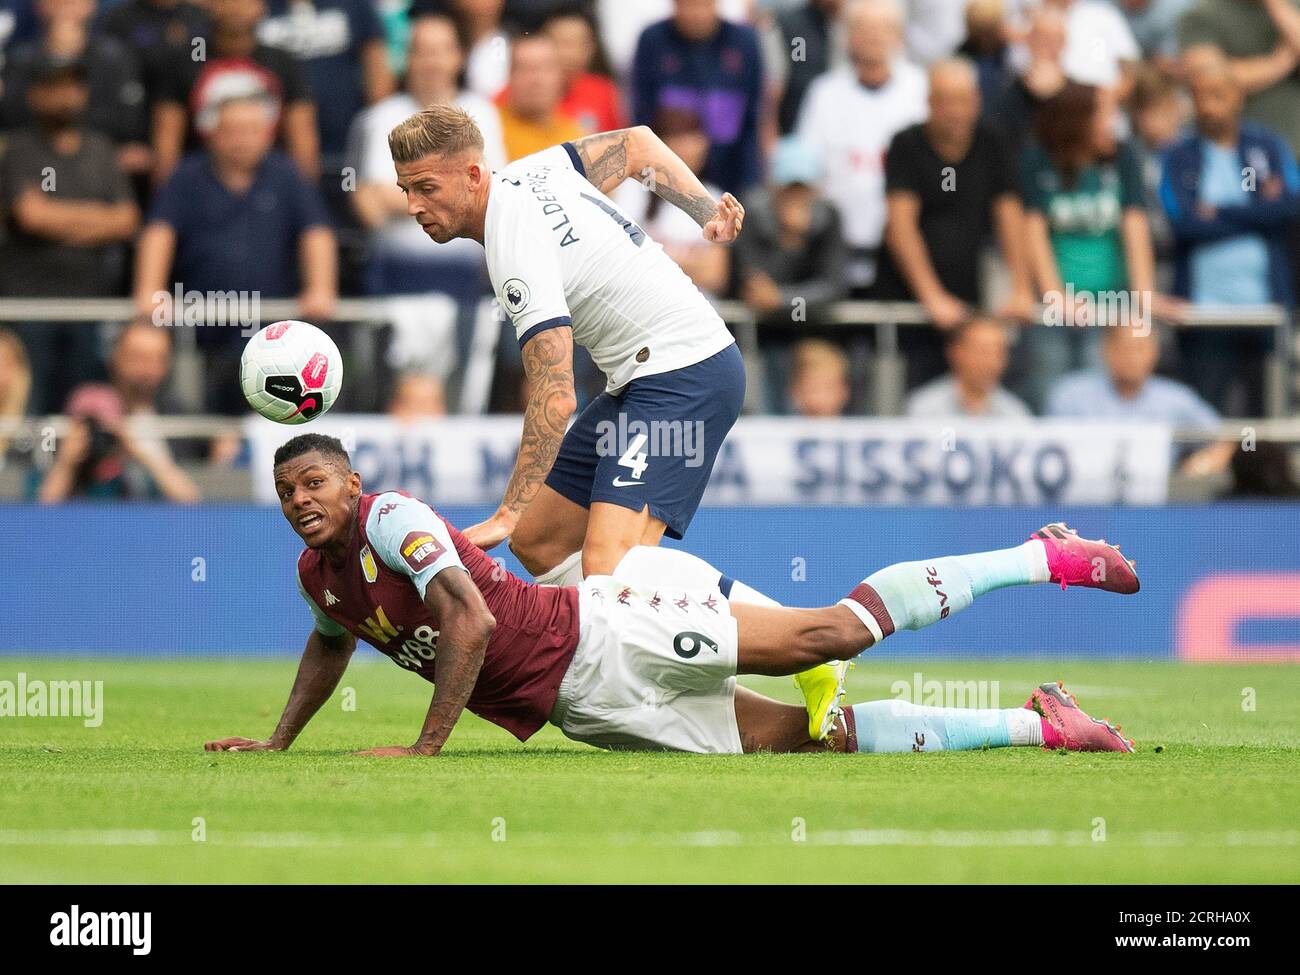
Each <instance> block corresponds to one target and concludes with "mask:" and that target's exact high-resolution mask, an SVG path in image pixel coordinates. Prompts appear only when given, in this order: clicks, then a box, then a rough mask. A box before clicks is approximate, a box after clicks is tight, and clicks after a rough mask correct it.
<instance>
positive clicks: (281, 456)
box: [274, 433, 352, 474]
mask: <svg viewBox="0 0 1300 975" xmlns="http://www.w3.org/2000/svg"><path fill="white" fill-rule="evenodd" d="M313 450H317V451H320V453H321V455H322V456H324V457H325V458H326V459H327V460H330V461H332V462H333V463H334V464H336V465H338V466H339V467H341V468H342V469H343V470H344V471H345V472H346V473H349V474H350V473H352V458H350V457H349V456H348V452H347V451H346V450H344V449H343V441H341V440H339V438H338V437H329V436H326V435H325V434H323V433H300V434H298V436H296V437H294V438H293V439H292V440H286V441H285V442H284V443H282V444H280V446H279V447H277V448H276V451H275V458H274V460H275V466H276V467H279V466H280V465H281V464H283V463H284V462H285V461H290V460H293V459H294V458H295V457H301V456H302V455H303V454H309V453H311V452H312V451H313Z"/></svg>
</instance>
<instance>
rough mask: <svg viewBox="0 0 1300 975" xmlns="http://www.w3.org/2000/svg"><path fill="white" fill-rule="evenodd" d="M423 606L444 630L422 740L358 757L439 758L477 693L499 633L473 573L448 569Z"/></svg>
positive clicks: (433, 583)
mask: <svg viewBox="0 0 1300 975" xmlns="http://www.w3.org/2000/svg"><path fill="white" fill-rule="evenodd" d="M424 603H425V605H426V606H428V607H429V612H431V613H432V614H433V615H434V618H435V619H437V620H438V621H439V631H438V655H437V657H436V658H435V659H434V665H433V667H434V670H433V674H434V691H433V701H432V702H431V703H430V704H429V713H428V715H427V716H426V717H425V719H424V727H423V728H422V729H421V731H420V737H419V739H418V740H417V741H416V743H415V744H414V745H411V746H410V747H407V746H404V745H392V746H388V747H384V748H371V749H368V750H367V751H363V752H357V753H356V754H358V755H377V756H382V757H390V756H403V755H430V756H431V755H437V754H438V753H439V752H440V751H442V746H443V745H445V744H446V743H447V738H448V737H449V736H450V735H451V729H452V728H454V727H455V726H456V722H457V721H458V720H460V716H461V712H463V711H464V710H465V705H466V703H467V702H468V701H469V698H470V694H472V693H473V691H474V685H475V683H477V681H478V675H479V671H480V670H481V669H482V668H483V657H484V654H485V653H486V652H487V644H488V638H489V637H491V636H492V631H493V630H494V629H495V628H496V619H495V618H494V617H493V616H492V612H491V610H489V609H488V607H487V603H486V602H484V601H483V594H482V593H481V592H479V590H478V587H477V586H476V585H474V580H473V579H471V578H470V575H469V573H468V572H466V571H464V570H462V569H458V568H453V569H444V570H443V571H442V572H439V573H438V574H437V575H436V576H434V577H433V579H432V580H431V581H430V582H429V588H428V589H427V590H425V593H424Z"/></svg>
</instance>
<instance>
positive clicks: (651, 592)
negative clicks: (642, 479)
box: [551, 546, 741, 754]
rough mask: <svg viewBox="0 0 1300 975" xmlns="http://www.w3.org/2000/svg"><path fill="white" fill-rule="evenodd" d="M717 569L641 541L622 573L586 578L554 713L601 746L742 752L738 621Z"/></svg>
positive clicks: (572, 733) (568, 731) (564, 725)
mask: <svg viewBox="0 0 1300 975" xmlns="http://www.w3.org/2000/svg"><path fill="white" fill-rule="evenodd" d="M718 575H719V573H718V570H717V569H714V568H712V567H711V566H710V565H709V564H708V563H707V562H704V561H703V560H701V559H699V558H696V557H695V556H693V555H689V554H687V553H685V552H677V551H673V550H670V549H660V548H650V547H645V546H638V547H636V548H633V549H632V550H631V551H630V552H629V553H628V554H627V556H625V557H624V559H623V560H622V561H621V562H620V563H619V564H618V567H617V568H615V570H614V574H613V575H609V576H590V577H588V578H587V579H585V580H583V582H582V585H581V586H579V587H578V593H579V594H578V615H579V618H580V620H581V630H580V635H579V638H578V648H577V650H576V651H575V653H574V655H573V662H572V663H570V665H569V669H568V672H567V673H566V674H565V676H564V680H563V682H562V683H561V684H560V692H559V696H558V698H557V699H556V702H555V708H554V709H553V710H552V712H551V723H552V724H554V725H556V726H557V727H558V728H560V730H561V731H563V732H564V733H565V735H567V736H568V737H570V738H572V739H574V740H575V741H582V742H586V743H587V744H589V745H596V746H599V747H601V748H611V749H654V750H669V751H683V752H704V753H723V754H736V753H739V752H740V751H741V746H740V732H739V730H738V729H737V728H736V707H735V697H736V657H737V639H736V621H735V619H734V618H733V617H732V615H731V607H730V604H729V603H728V601H727V598H726V597H725V596H723V595H722V593H721V591H719V589H718V586H717V582H718ZM710 576H711V578H712V581H711V582H710V581H708V580H709V579H710Z"/></svg>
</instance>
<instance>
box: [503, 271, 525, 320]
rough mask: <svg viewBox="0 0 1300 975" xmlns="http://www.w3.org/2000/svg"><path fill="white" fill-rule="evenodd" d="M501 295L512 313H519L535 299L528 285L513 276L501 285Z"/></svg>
mask: <svg viewBox="0 0 1300 975" xmlns="http://www.w3.org/2000/svg"><path fill="white" fill-rule="evenodd" d="M501 297H502V299H503V300H504V301H505V303H506V307H507V308H509V309H510V314H512V315H517V314H519V312H521V311H523V310H524V309H525V308H527V307H528V303H529V302H530V301H532V300H533V294H532V292H531V291H529V290H528V285H526V284H524V282H523V281H522V280H520V279H519V278H511V279H510V280H508V281H507V282H506V283H505V284H503V285H502V286H501Z"/></svg>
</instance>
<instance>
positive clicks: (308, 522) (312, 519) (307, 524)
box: [298, 511, 325, 534]
mask: <svg viewBox="0 0 1300 975" xmlns="http://www.w3.org/2000/svg"><path fill="white" fill-rule="evenodd" d="M324 523H325V516H324V515H322V514H321V513H320V512H318V511H309V512H307V514H305V515H303V516H302V517H301V518H299V519H298V530H299V531H301V532H303V533H304V534H309V533H311V532H313V531H315V530H316V529H317V528H319V527H320V526H321V525H323V524H324Z"/></svg>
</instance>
